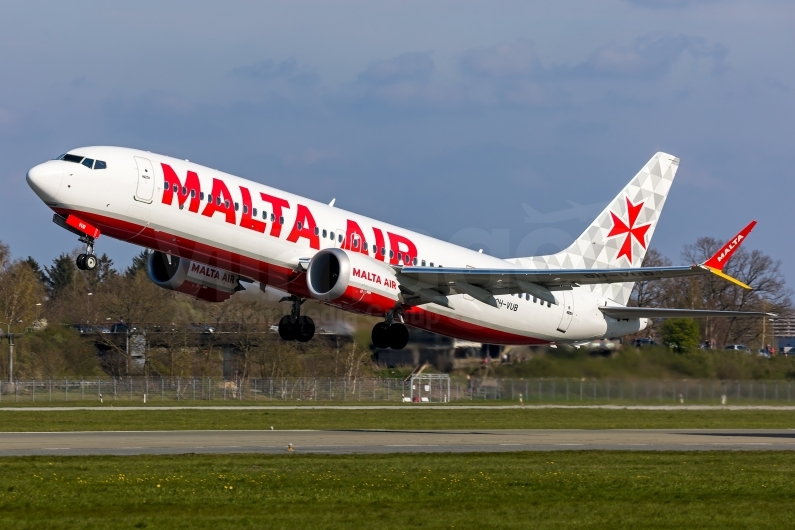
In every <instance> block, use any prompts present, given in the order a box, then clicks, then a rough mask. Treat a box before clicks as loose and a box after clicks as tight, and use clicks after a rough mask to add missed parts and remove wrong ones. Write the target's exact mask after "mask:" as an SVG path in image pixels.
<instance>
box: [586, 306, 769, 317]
mask: <svg viewBox="0 0 795 530" xmlns="http://www.w3.org/2000/svg"><path fill="white" fill-rule="evenodd" d="M599 310H600V311H601V312H602V313H604V314H605V315H607V316H609V317H612V318H615V319H625V318H704V317H775V316H777V315H775V314H773V313H758V312H750V311H712V310H709V309H662V308H657V307H600V308H599Z"/></svg>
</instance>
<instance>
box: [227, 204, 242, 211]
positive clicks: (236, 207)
mask: <svg viewBox="0 0 795 530" xmlns="http://www.w3.org/2000/svg"><path fill="white" fill-rule="evenodd" d="M228 207H229V205H228V204H227V208H228ZM239 209H240V205H239V204H238V203H235V211H238V210H239Z"/></svg>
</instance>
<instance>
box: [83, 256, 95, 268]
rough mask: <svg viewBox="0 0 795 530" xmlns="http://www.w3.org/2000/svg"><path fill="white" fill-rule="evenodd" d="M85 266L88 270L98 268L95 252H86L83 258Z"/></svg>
mask: <svg viewBox="0 0 795 530" xmlns="http://www.w3.org/2000/svg"><path fill="white" fill-rule="evenodd" d="M83 266H84V267H85V268H86V270H87V271H93V270H94V269H96V268H97V257H96V256H95V255H93V254H86V255H85V259H84V260H83Z"/></svg>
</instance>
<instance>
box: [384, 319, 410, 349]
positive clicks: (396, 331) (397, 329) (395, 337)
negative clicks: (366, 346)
mask: <svg viewBox="0 0 795 530" xmlns="http://www.w3.org/2000/svg"><path fill="white" fill-rule="evenodd" d="M387 337H388V339H389V347H390V348H392V349H393V350H402V349H403V348H405V347H406V344H408V343H409V330H408V328H407V327H406V326H404V325H403V324H392V325H391V326H389V329H388V330H387Z"/></svg>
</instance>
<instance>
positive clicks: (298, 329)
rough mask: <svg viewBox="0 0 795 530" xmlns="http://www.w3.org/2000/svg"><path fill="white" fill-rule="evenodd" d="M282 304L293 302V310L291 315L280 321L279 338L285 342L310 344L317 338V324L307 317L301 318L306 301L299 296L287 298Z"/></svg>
mask: <svg viewBox="0 0 795 530" xmlns="http://www.w3.org/2000/svg"><path fill="white" fill-rule="evenodd" d="M280 301H281V302H292V303H293V309H292V311H291V312H290V314H289V315H284V316H283V317H282V319H281V320H279V336H280V337H281V338H282V339H284V340H297V341H298V342H309V341H310V340H312V337H314V336H315V323H314V322H313V321H312V319H311V318H309V317H307V316H301V304H303V303H304V300H302V299H301V298H298V297H297V296H287V297H284V298H282V299H281V300H280Z"/></svg>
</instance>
